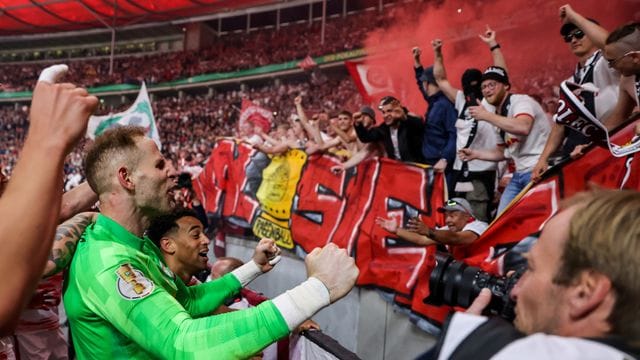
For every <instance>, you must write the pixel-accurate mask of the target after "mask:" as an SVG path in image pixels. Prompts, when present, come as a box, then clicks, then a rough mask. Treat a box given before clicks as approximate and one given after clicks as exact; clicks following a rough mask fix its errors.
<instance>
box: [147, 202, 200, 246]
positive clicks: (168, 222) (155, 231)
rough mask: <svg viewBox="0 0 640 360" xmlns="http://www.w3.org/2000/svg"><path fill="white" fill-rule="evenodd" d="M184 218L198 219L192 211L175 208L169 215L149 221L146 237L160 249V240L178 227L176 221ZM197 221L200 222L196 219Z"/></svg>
mask: <svg viewBox="0 0 640 360" xmlns="http://www.w3.org/2000/svg"><path fill="white" fill-rule="evenodd" d="M186 216H191V217H194V218H196V219H198V215H196V213H195V212H194V211H193V210H191V209H187V208H177V209H175V210H173V211H172V212H170V213H169V214H166V215H160V216H158V217H156V218H154V219H153V220H151V225H150V226H149V228H148V229H147V236H148V237H149V239H151V241H152V242H153V243H154V244H156V246H157V247H160V239H162V237H163V236H165V235H166V234H168V233H169V232H170V231H172V230H173V229H176V228H177V227H178V220H180V219H182V218H183V217H186ZM198 221H200V220H199V219H198Z"/></svg>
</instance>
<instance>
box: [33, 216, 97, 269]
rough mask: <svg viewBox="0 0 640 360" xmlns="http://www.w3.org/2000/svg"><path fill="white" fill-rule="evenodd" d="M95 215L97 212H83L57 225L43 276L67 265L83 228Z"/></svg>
mask: <svg viewBox="0 0 640 360" xmlns="http://www.w3.org/2000/svg"><path fill="white" fill-rule="evenodd" d="M97 216H98V213H94V212H83V213H80V214H77V215H76V216H74V217H72V218H71V219H69V220H67V221H65V222H63V223H62V224H60V225H58V227H57V228H56V235H55V236H54V238H53V247H52V248H51V253H50V254H49V260H47V264H46V265H45V268H44V273H43V274H42V277H43V278H46V277H49V276H53V275H55V274H57V273H59V272H60V271H62V270H64V269H65V268H66V267H67V266H68V265H69V263H70V262H71V259H72V258H73V254H74V253H75V251H76V244H77V243H78V240H79V239H80V237H81V236H82V233H83V232H84V229H86V228H87V226H89V224H91V223H92V222H94V221H95V219H96V217H97Z"/></svg>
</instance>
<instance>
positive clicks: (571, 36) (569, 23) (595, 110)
mask: <svg viewBox="0 0 640 360" xmlns="http://www.w3.org/2000/svg"><path fill="white" fill-rule="evenodd" d="M559 11H560V20H561V21H562V22H563V25H562V27H561V28H560V35H562V38H563V39H564V42H565V43H566V44H567V46H568V47H569V50H571V52H572V53H573V55H575V56H576V57H577V58H578V64H577V65H576V69H575V71H574V72H573V75H572V76H571V77H569V78H568V79H567V81H568V82H572V83H576V84H580V85H581V84H587V83H592V84H593V85H595V87H596V88H598V92H597V93H596V94H594V93H592V92H588V91H584V92H582V93H581V95H580V96H581V97H582V99H583V100H584V104H585V106H586V107H587V109H588V110H589V111H590V112H591V113H592V114H595V116H596V117H597V118H598V119H599V120H601V121H604V120H605V119H606V118H607V117H608V116H609V115H610V114H611V113H612V110H613V108H614V107H615V104H616V101H617V98H618V83H619V81H620V74H619V73H618V72H617V71H616V70H615V69H613V68H611V67H609V66H607V60H606V59H605V58H604V56H603V53H602V50H601V49H603V48H604V46H605V40H606V38H607V34H608V33H607V30H605V29H604V28H602V27H601V26H600V25H599V24H598V22H597V21H596V20H593V19H589V18H585V17H584V16H582V15H581V14H579V13H578V12H576V11H575V10H573V9H572V8H571V6H570V5H563V6H561V7H560V10H559ZM605 124H606V123H605ZM614 125H615V124H614ZM588 143H589V138H588V137H586V136H585V135H583V134H582V133H581V132H578V131H576V130H573V129H571V128H569V127H567V126H564V125H563V124H559V123H555V124H553V125H552V127H551V133H550V134H549V139H548V140H547V143H546V144H545V147H544V150H543V151H542V154H541V155H540V159H539V160H538V163H537V164H536V166H535V168H534V170H533V179H534V180H536V181H537V180H539V179H540V176H541V175H542V174H543V173H544V172H545V171H546V170H547V168H548V166H549V164H548V162H549V158H550V157H551V156H552V155H553V154H554V153H555V152H556V150H557V149H558V148H561V150H560V152H561V155H562V156H563V157H568V156H570V155H571V154H572V153H573V152H574V150H576V151H575V153H574V154H573V156H577V155H579V154H580V153H581V150H582V148H583V147H584V146H585V144H588Z"/></svg>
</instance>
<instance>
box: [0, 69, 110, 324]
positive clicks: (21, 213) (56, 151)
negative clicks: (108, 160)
mask: <svg viewBox="0 0 640 360" xmlns="http://www.w3.org/2000/svg"><path fill="white" fill-rule="evenodd" d="M66 71H67V67H66V66H65V65H55V66H52V67H49V68H47V69H45V70H44V71H43V72H42V74H41V77H40V79H39V81H38V82H37V84H36V87H35V89H34V91H33V100H32V103H31V112H30V128H29V132H28V135H27V138H26V140H25V143H24V147H23V149H22V154H21V155H20V159H19V161H18V164H17V165H16V168H15V171H14V173H13V176H12V178H11V180H10V181H9V184H8V185H7V189H6V191H5V192H4V194H3V197H2V199H0V218H2V222H0V233H2V234H17V235H19V236H8V237H5V239H4V240H3V242H2V245H3V247H2V251H1V252H0V273H2V274H11V276H7V277H6V279H5V280H4V281H2V282H1V283H0V294H2V296H0V336H2V335H7V334H10V333H11V332H12V331H13V328H14V326H15V324H16V321H17V319H18V316H19V314H20V310H21V309H22V307H23V306H24V305H25V303H26V301H27V300H28V298H29V296H30V295H31V294H32V293H33V290H34V288H35V286H36V284H37V283H38V281H39V280H40V278H41V276H42V270H43V268H44V265H45V262H46V259H47V256H48V254H49V251H50V249H51V244H52V242H53V234H54V232H55V228H56V225H57V224H58V218H59V215H60V204H61V199H62V192H61V189H62V183H63V182H62V165H63V163H64V159H65V157H66V155H67V154H68V153H69V151H70V150H71V149H72V148H73V146H74V145H75V144H76V142H77V141H78V139H80V137H82V136H83V135H84V133H85V131H86V128H87V122H88V120H89V116H90V115H91V114H92V113H93V111H94V109H95V108H96V106H97V105H98V99H97V98H96V97H95V96H90V95H89V94H88V92H87V91H86V90H85V89H82V88H76V87H75V86H74V85H72V84H55V82H56V80H58V79H59V78H60V77H62V75H64V74H65V73H66Z"/></svg>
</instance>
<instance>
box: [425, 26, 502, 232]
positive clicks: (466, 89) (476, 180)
mask: <svg viewBox="0 0 640 360" xmlns="http://www.w3.org/2000/svg"><path fill="white" fill-rule="evenodd" d="M478 36H479V38H480V39H481V40H482V41H483V42H484V43H485V44H487V46H488V47H489V51H490V52H491V57H492V58H493V64H494V65H495V66H500V67H503V68H505V69H506V61H505V59H504V56H503V54H502V50H501V48H500V44H498V42H497V40H496V32H495V31H494V30H492V29H491V28H490V27H489V26H487V28H486V31H485V32H484V34H480V35H478ZM431 46H432V47H433V52H434V61H433V74H434V76H435V79H436V82H437V83H438V86H439V87H440V89H441V90H442V92H443V93H444V94H445V95H446V96H447V98H449V100H451V101H452V102H454V104H455V105H454V106H455V108H456V111H457V113H458V119H457V120H456V124H455V126H456V149H457V150H460V149H463V148H465V147H470V148H473V149H483V148H492V147H495V146H496V139H495V135H494V133H495V132H496V129H495V127H494V126H493V125H491V124H490V123H488V122H486V121H476V120H475V119H474V118H473V117H471V115H469V107H471V106H476V105H479V104H480V105H482V106H484V107H485V108H486V109H487V110H489V111H494V107H493V105H490V104H489V103H488V102H487V100H485V99H484V98H483V96H482V90H481V89H480V82H481V80H482V71H480V70H478V69H475V68H469V69H466V70H465V71H464V73H463V74H462V76H461V81H460V82H461V83H462V89H457V88H455V87H454V86H453V85H452V84H451V83H450V82H449V80H448V78H447V72H446V69H445V66H444V57H443V54H442V46H443V42H442V40H440V39H434V40H433V41H432V42H431ZM496 167H497V164H496V163H495V162H492V161H484V160H472V161H467V162H463V161H462V160H460V158H458V157H456V158H455V160H454V162H453V174H454V175H453V178H454V180H453V188H454V192H453V194H454V195H455V196H459V197H464V198H466V199H468V200H469V202H470V204H471V207H472V209H473V210H474V214H475V215H476V216H477V217H478V219H481V220H488V219H489V216H490V214H491V212H492V211H493V201H492V199H493V197H494V190H495V182H496Z"/></svg>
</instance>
